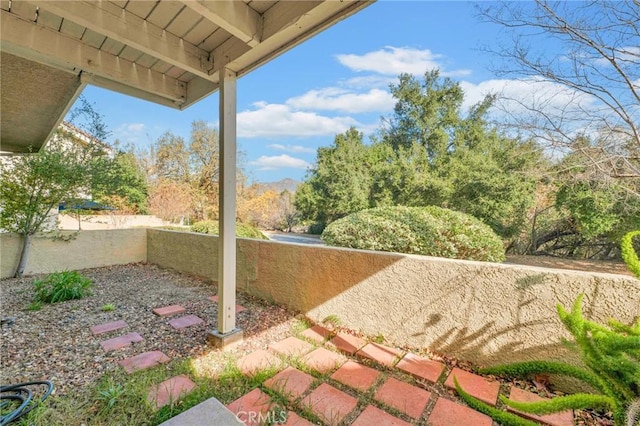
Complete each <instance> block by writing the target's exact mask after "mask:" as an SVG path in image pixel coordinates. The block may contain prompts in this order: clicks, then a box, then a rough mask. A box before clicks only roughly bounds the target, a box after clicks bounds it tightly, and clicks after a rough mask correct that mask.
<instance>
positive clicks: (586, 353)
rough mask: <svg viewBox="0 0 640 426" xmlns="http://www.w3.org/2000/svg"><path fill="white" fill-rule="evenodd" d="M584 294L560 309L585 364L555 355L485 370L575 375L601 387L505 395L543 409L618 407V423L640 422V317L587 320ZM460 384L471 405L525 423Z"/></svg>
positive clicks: (520, 406)
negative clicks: (541, 395) (537, 396)
mask: <svg viewBox="0 0 640 426" xmlns="http://www.w3.org/2000/svg"><path fill="white" fill-rule="evenodd" d="M583 296H584V295H580V296H579V297H578V298H577V299H576V301H575V302H574V304H573V308H572V309H571V312H567V311H566V310H565V309H564V308H563V307H562V306H560V305H558V315H559V316H560V319H561V321H562V323H563V324H564V326H565V327H566V328H567V330H569V332H570V333H571V335H572V336H573V337H574V339H575V345H574V347H575V348H577V349H578V350H579V352H580V355H581V359H582V362H583V366H574V365H570V364H565V363H563V362H554V361H528V362H521V363H516V364H508V365H502V366H497V367H490V368H485V369H481V370H480V372H481V373H486V374H496V375H507V376H527V375H534V374H539V373H547V374H560V375H565V376H568V377H573V378H575V379H578V380H581V381H582V382H584V383H587V384H589V385H591V387H593V388H594V389H596V390H598V391H599V392H600V393H599V394H589V393H578V394H574V395H567V396H561V397H556V398H552V399H551V400H549V401H541V402H534V403H524V402H515V401H511V400H509V399H507V398H506V397H504V396H501V397H500V399H501V400H502V401H503V402H504V403H505V404H506V405H508V406H509V407H512V408H515V409H517V410H520V411H524V412H527V413H533V414H539V415H540V414H550V413H555V412H559V411H564V410H569V409H584V408H592V409H600V410H604V411H612V412H613V417H614V422H615V424H616V426H623V425H625V424H626V425H632V426H637V425H638V424H640V419H639V418H638V414H639V413H638V411H639V408H640V319H637V320H636V322H635V324H632V325H625V324H622V323H620V322H618V321H615V320H609V323H608V326H604V325H601V324H598V323H595V322H592V321H589V320H586V319H585V318H584V317H583V316H582V298H583ZM454 382H455V378H454ZM456 389H457V391H458V393H459V394H460V396H461V397H462V398H463V399H464V400H465V401H466V402H467V403H468V404H469V405H470V406H471V407H473V408H475V409H477V410H479V411H482V412H484V413H485V414H488V415H490V416H492V417H493V418H494V419H495V420H498V421H500V422H501V423H502V424H523V423H522V421H521V420H518V419H517V418H514V416H513V415H512V414H509V413H506V412H503V411H500V410H497V409H496V408H493V407H490V406H489V405H487V404H485V403H483V402H481V401H479V400H477V399H475V398H473V397H472V396H470V395H469V394H468V393H466V392H464V390H463V389H461V387H460V386H459V385H458V384H457V383H456ZM518 422H519V423H518ZM527 424H534V423H527Z"/></svg>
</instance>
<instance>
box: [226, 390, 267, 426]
mask: <svg viewBox="0 0 640 426" xmlns="http://www.w3.org/2000/svg"><path fill="white" fill-rule="evenodd" d="M227 408H228V409H229V410H230V411H231V412H233V413H235V414H236V415H237V418H238V419H239V420H240V421H242V422H244V423H245V424H246V425H251V426H254V425H255V426H258V425H260V424H263V423H264V422H265V421H266V419H267V413H268V412H269V409H270V408H271V398H269V395H267V394H266V393H264V392H262V391H261V390H260V389H257V388H256V389H254V390H252V391H251V392H249V393H248V394H246V395H244V396H241V397H240V398H238V399H236V400H235V401H233V402H232V403H231V404H229V405H227Z"/></svg>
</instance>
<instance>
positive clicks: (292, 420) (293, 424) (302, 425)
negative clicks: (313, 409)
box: [282, 411, 315, 426]
mask: <svg viewBox="0 0 640 426" xmlns="http://www.w3.org/2000/svg"><path fill="white" fill-rule="evenodd" d="M282 425H283V426H315V425H314V424H313V423H311V422H310V421H309V420H307V419H303V418H302V417H300V416H299V415H297V414H296V413H294V412H293V411H289V412H288V413H287V421H286V422H285V423H282Z"/></svg>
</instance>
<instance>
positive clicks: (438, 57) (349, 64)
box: [84, 1, 531, 182]
mask: <svg viewBox="0 0 640 426" xmlns="http://www.w3.org/2000/svg"><path fill="white" fill-rule="evenodd" d="M475 13H476V11H475V7H474V3H468V2H431V1H411V2H408V1H402V2H397V1H395V2H392V1H379V2H377V3H375V4H373V5H371V6H369V7H368V8H365V9H364V10H363V11H361V12H359V13H357V14H356V15H354V16H352V17H350V18H348V19H346V20H344V21H342V22H340V23H338V24H336V25H335V26H333V27H331V28H329V29H328V30H326V31H325V32H323V33H321V34H319V35H318V36H316V37H315V38H313V39H311V40H308V41H307V42H305V43H303V44H302V45H300V46H298V47H296V48H294V49H292V50H291V51H289V52H287V53H285V54H283V55H281V56H280V57H278V58H276V59H275V60H273V61H271V62H270V63H268V64H266V65H264V66H263V67H261V68H259V69H257V70H256V71H254V72H252V73H250V74H249V75H246V76H244V77H242V78H241V79H240V80H239V81H238V136H239V138H238V142H239V147H240V149H241V150H242V151H244V153H245V164H244V167H245V170H246V172H247V174H248V175H249V177H250V178H251V179H252V180H257V181H262V182H269V181H277V180H280V179H283V178H286V177H289V178H293V179H297V180H302V179H303V178H304V176H305V173H306V169H307V168H308V167H309V166H310V165H312V164H313V162H314V160H315V153H316V149H317V148H318V147H320V146H327V145H329V144H331V143H332V142H333V139H334V136H335V135H336V134H337V133H341V132H343V131H345V130H346V129H347V128H348V127H349V126H352V125H353V126H355V127H357V128H358V129H360V130H361V131H363V132H364V133H365V135H370V134H372V133H373V132H374V131H375V130H376V128H378V126H379V124H380V117H382V116H388V115H389V114H390V113H391V111H392V109H393V99H392V97H391V96H390V94H389V91H388V86H389V83H391V82H394V81H396V78H397V75H398V74H399V73H401V72H410V73H414V74H416V75H422V74H423V73H424V72H425V71H426V70H428V69H432V68H434V67H438V68H440V70H441V73H442V74H443V75H445V76H450V77H452V78H454V79H456V80H459V81H461V84H462V87H463V88H464V89H465V91H466V93H467V101H466V104H467V105H470V104H473V103H475V102H477V101H479V100H480V99H481V98H482V96H483V94H485V93H487V92H489V91H497V90H504V88H505V87H506V86H508V84H509V81H507V80H499V79H496V78H495V77H494V76H493V74H492V73H491V72H490V70H489V68H490V61H491V59H492V58H491V57H488V56H487V54H485V53H482V52H481V51H480V50H479V49H478V48H479V47H481V46H482V45H487V44H492V43H495V42H496V40H499V39H500V37H501V33H500V29H499V28H497V27H495V26H493V25H491V24H486V23H481V22H479V20H478V19H477V18H476V17H475ZM511 83H512V89H511V90H513V91H516V92H518V93H522V92H529V91H530V90H531V85H529V84H525V83H522V82H520V84H518V82H515V83H516V84H513V83H514V81H511ZM84 96H85V97H86V98H87V100H89V102H91V103H94V104H95V108H96V110H97V111H98V112H99V113H101V114H102V115H103V116H104V118H105V121H106V124H107V125H108V127H109V130H111V132H112V135H111V139H110V141H109V142H113V141H114V140H115V139H119V140H120V141H121V142H123V143H133V144H134V145H135V146H136V147H139V148H142V149H144V148H146V147H148V146H149V144H150V143H152V142H153V141H155V140H156V139H157V138H158V137H159V136H160V135H161V134H163V133H164V132H166V131H171V132H173V133H174V134H177V135H180V136H183V137H184V138H185V140H188V138H189V131H190V126H191V122H192V121H194V120H206V121H208V122H210V123H214V124H216V123H217V116H218V95H217V93H216V94H214V95H211V96H210V97H208V98H207V99H204V100H202V101H200V102H199V103H197V104H195V105H193V106H191V107H189V108H188V109H186V110H185V111H176V110H173V109H170V108H167V107H163V106H159V105H155V104H152V103H149V102H146V101H141V100H138V99H135V98H132V97H128V96H125V95H121V94H118V93H115V92H109V91H107V90H103V89H99V88H96V87H92V86H90V87H88V88H86V89H85V91H84Z"/></svg>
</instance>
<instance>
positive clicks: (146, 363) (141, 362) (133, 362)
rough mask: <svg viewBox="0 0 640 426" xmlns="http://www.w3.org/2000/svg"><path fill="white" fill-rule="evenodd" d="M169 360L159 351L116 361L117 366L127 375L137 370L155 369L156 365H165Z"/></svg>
mask: <svg viewBox="0 0 640 426" xmlns="http://www.w3.org/2000/svg"><path fill="white" fill-rule="evenodd" d="M169 361H170V359H169V357H168V356H166V355H165V354H163V353H162V352H160V351H151V352H144V353H141V354H140V355H136V356H133V357H131V358H126V359H123V360H121V361H118V364H120V366H122V367H123V368H124V369H125V371H126V372H127V373H129V374H131V373H135V372H136V371H139V370H145V369H147V368H151V367H155V366H156V365H160V364H166V363H167V362H169Z"/></svg>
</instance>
